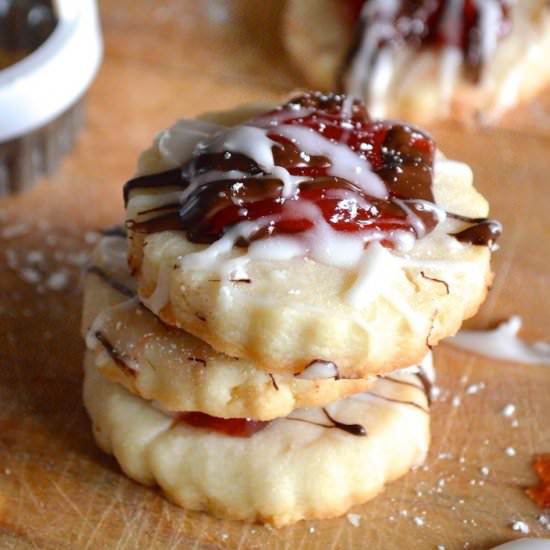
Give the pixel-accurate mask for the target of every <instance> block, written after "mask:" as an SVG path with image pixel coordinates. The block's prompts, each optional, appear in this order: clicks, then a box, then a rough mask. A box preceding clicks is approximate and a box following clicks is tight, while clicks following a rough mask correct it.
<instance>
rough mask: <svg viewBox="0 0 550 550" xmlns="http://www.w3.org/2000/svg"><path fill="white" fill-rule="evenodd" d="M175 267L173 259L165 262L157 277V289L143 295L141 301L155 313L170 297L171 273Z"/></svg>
mask: <svg viewBox="0 0 550 550" xmlns="http://www.w3.org/2000/svg"><path fill="white" fill-rule="evenodd" d="M173 269H174V263H173V262H172V261H169V262H164V263H163V264H162V265H161V266H160V268H159V273H158V277H157V285H156V287H155V290H154V291H153V292H152V293H151V294H150V295H149V296H148V297H145V296H141V301H142V302H143V303H144V304H145V305H146V306H147V307H148V308H149V309H150V310H151V311H152V312H153V313H155V314H158V313H159V312H160V311H161V310H162V308H163V307H164V306H165V305H166V304H167V303H168V301H169V298H170V274H171V272H172V270H173Z"/></svg>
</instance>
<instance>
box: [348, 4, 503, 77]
mask: <svg viewBox="0 0 550 550" xmlns="http://www.w3.org/2000/svg"><path fill="white" fill-rule="evenodd" d="M495 1H496V4H497V6H498V8H499V10H500V19H499V22H498V27H497V28H496V29H495V32H496V38H497V40H500V39H502V38H504V37H505V36H506V35H507V34H508V33H509V31H510V28H511V18H510V8H509V6H508V2H506V0H495ZM344 4H345V5H346V7H345V8H344V9H345V11H346V15H347V17H348V18H349V20H350V21H353V22H356V21H359V20H360V19H361V13H362V10H363V7H364V6H365V4H371V5H372V8H373V11H372V14H371V16H370V17H368V18H363V19H361V21H360V23H359V24H358V28H357V32H356V37H355V41H354V47H353V48H352V51H353V52H354V51H355V50H356V49H357V47H358V44H359V43H360V41H361V39H362V36H363V35H364V33H367V32H369V27H371V25H372V24H373V23H375V22H376V21H377V20H380V21H382V20H385V19H386V18H387V15H386V14H387V13H388V12H387V11H386V10H387V6H385V9H381V8H378V9H377V8H376V4H383V2H379V1H376V0H350V1H349V2H345V3H344ZM460 4H461V6H459V9H458V11H455V13H453V11H452V10H453V2H451V1H449V0H401V1H400V6H399V8H398V9H397V11H396V13H395V14H394V15H392V16H391V21H390V23H391V25H392V26H393V34H391V35H390V36H388V35H386V36H385V38H384V39H381V40H379V42H378V47H379V48H382V47H384V46H386V45H387V44H388V43H390V42H393V43H399V42H401V43H406V44H407V45H409V46H411V47H413V48H443V47H446V46H455V47H457V48H460V49H461V51H462V53H463V57H464V66H465V68H466V74H467V75H468V76H469V77H470V78H471V79H472V80H474V81H477V80H478V79H479V78H480V75H481V70H482V65H483V52H482V43H481V41H482V34H483V32H484V29H483V22H482V13H481V12H482V10H481V9H480V7H479V5H478V4H479V3H478V2H476V0H464V1H463V2H460ZM351 57H353V53H352V56H351Z"/></svg>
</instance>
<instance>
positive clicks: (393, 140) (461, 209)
mask: <svg viewBox="0 0 550 550" xmlns="http://www.w3.org/2000/svg"><path fill="white" fill-rule="evenodd" d="M239 114H240V113H239V112H237V113H234V115H233V118H232V122H231V124H232V126H231V127H229V128H228V127H225V126H221V125H219V124H218V125H215V121H214V119H212V117H211V118H210V119H209V120H208V121H205V120H197V121H182V122H180V123H178V124H176V125H175V126H174V127H172V128H170V129H169V130H167V131H166V132H163V133H161V134H160V135H159V137H158V138H157V140H156V141H155V143H154V145H153V147H152V149H151V150H149V151H147V152H146V153H145V154H144V155H143V156H142V160H141V163H140V172H141V174H142V175H140V176H138V177H137V178H135V179H133V180H131V181H130V182H128V183H127V185H126V187H125V197H126V201H127V210H126V217H127V226H128V230H129V239H130V264H131V267H132V271H133V274H134V275H135V277H136V279H137V281H138V288H139V295H140V299H141V301H142V302H143V303H144V305H146V306H147V307H148V308H149V309H150V310H152V311H153V312H154V313H155V314H156V315H158V316H159V317H160V318H161V319H162V320H163V321H164V322H165V323H167V324H170V325H173V326H176V327H179V328H182V329H184V330H186V331H187V332H190V333H191V334H193V335H195V336H197V337H198V338H200V339H202V340H204V341H206V342H207V343H208V344H210V345H211V346H212V347H213V348H214V349H216V350H217V351H220V352H222V353H225V354H227V355H230V356H232V357H239V358H242V359H247V360H249V361H252V362H253V363H254V365H255V366H256V367H257V368H260V369H262V370H265V371H267V372H270V373H299V372H302V371H303V370H304V368H306V367H307V365H309V364H310V363H311V362H312V361H316V360H323V361H329V362H333V363H335V364H336V365H338V370H339V372H340V375H341V376H342V377H344V378H350V377H351V378H353V377H366V376H368V375H372V374H375V373H380V372H386V371H390V370H395V369H398V368H402V367H405V366H407V365H411V364H417V363H418V362H419V361H420V360H421V359H422V357H423V356H424V355H425V354H426V351H427V350H428V349H429V348H430V347H431V346H432V345H435V344H436V343H437V342H438V341H439V340H440V339H442V338H444V337H446V336H449V335H452V334H454V333H455V332H456V331H457V330H458V328H459V327H460V325H461V323H462V321H463V319H465V318H467V317H470V316H471V315H473V314H474V313H475V312H476V311H477V309H478V307H479V304H480V303H481V302H482V301H483V299H484V297H485V295H486V292H487V288H488V286H489V284H490V282H491V279H492V274H491V270H490V265H489V260H490V248H491V246H492V245H493V244H494V241H495V239H496V237H497V236H498V234H499V233H500V225H499V224H498V222H494V221H492V220H488V219H486V216H487V213H488V205H487V201H486V200H485V199H484V198H483V197H482V196H481V195H480V194H479V193H478V192H477V191H476V190H475V188H474V187H473V185H472V179H473V178H472V173H471V171H470V169H469V168H468V166H466V165H464V164H462V163H458V162H454V161H450V160H447V159H445V158H444V157H443V155H442V154H441V153H440V152H439V151H438V150H437V148H436V146H435V143H434V142H433V140H432V139H431V137H430V136H428V135H427V134H425V133H423V132H422V131H420V130H418V129H416V128H413V127H410V126H408V125H406V124H403V123H394V122H388V121H373V120H371V119H370V118H369V117H368V114H367V113H366V111H365V108H364V106H363V105H362V104H361V102H359V101H358V100H353V101H352V100H351V99H349V98H346V97H344V96H340V95H334V94H328V95H324V94H320V93H308V94H304V95H301V96H298V97H296V98H294V99H292V100H290V101H289V102H288V103H286V104H284V105H282V106H279V107H278V108H275V109H274V110H272V111H271V112H268V113H266V112H263V111H261V112H257V114H256V115H255V116H254V117H253V118H250V114H251V110H250V109H248V110H247V111H246V117H248V120H246V119H245V121H243V119H241V124H237V125H235V123H236V117H237V116H238V115H239ZM235 115H236V116H235Z"/></svg>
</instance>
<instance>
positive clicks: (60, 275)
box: [46, 271, 69, 292]
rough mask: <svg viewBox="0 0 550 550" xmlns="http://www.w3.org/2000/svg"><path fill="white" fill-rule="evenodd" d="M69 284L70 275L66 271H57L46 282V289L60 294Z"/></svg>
mask: <svg viewBox="0 0 550 550" xmlns="http://www.w3.org/2000/svg"><path fill="white" fill-rule="evenodd" d="M68 283H69V275H68V274H67V272H66V271H56V272H54V273H52V274H51V275H50V276H49V277H48V279H47V280H46V287H48V288H49V289H50V290H53V291H56V292H59V291H61V290H64V289H65V288H66V287H67V284H68Z"/></svg>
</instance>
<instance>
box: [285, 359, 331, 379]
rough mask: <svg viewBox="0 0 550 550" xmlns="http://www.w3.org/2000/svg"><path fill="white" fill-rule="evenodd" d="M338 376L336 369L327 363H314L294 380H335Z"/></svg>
mask: <svg viewBox="0 0 550 550" xmlns="http://www.w3.org/2000/svg"><path fill="white" fill-rule="evenodd" d="M337 376H338V367H337V366H336V365H335V364H334V363H330V362H328V361H315V362H314V363H311V365H309V366H308V367H307V368H305V369H304V370H303V371H302V372H301V373H300V374H299V375H297V376H296V377H295V378H297V379H298V380H325V379H328V378H336V377H337Z"/></svg>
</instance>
